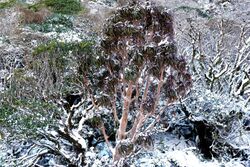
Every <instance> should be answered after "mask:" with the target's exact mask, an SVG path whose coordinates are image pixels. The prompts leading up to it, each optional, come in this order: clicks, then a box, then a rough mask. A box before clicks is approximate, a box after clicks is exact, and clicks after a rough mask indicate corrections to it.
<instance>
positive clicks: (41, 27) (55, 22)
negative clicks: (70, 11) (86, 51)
mask: <svg viewBox="0 0 250 167" xmlns="http://www.w3.org/2000/svg"><path fill="white" fill-rule="evenodd" d="M30 27H31V28H32V29H33V30H36V31H40V32H45V33H47V32H52V31H55V32H58V33H60V32H64V31H68V30H70V29H72V28H73V22H72V20H71V18H70V17H68V16H65V15H62V14H54V15H52V16H50V17H49V18H48V19H47V20H45V21H44V22H43V23H42V24H30Z"/></svg>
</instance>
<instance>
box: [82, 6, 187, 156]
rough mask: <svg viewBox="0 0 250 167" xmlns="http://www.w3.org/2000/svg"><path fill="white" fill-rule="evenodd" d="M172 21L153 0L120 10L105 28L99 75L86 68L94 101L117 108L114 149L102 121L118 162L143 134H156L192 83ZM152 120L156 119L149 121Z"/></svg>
mask: <svg viewBox="0 0 250 167" xmlns="http://www.w3.org/2000/svg"><path fill="white" fill-rule="evenodd" d="M172 23H173V21H172V16H171V15H170V14H168V13H167V12H166V11H165V10H162V9H160V8H158V7H155V6H152V5H151V4H150V3H148V2H147V3H146V4H144V3H131V4H130V5H128V6H125V7H123V8H121V9H119V10H118V11H117V12H116V13H115V14H114V15H112V16H111V17H110V18H109V19H108V21H107V24H106V25H105V28H104V31H103V38H102V41H101V48H102V51H103V54H102V56H100V57H99V59H98V60H99V68H98V69H100V70H99V71H97V72H96V73H95V74H94V77H93V76H91V75H92V74H91V75H89V74H88V73H87V72H86V71H87V70H85V73H83V75H85V77H84V79H85V80H84V81H83V83H84V84H85V87H87V88H89V89H90V90H89V92H91V93H93V94H94V95H93V96H92V98H93V103H94V105H95V106H98V105H102V106H105V107H108V108H109V109H110V110H112V111H113V115H114V120H115V122H116V124H118V129H117V139H116V145H115V147H114V148H113V147H112V145H111V144H110V143H109V141H108V136H107V134H106V132H105V129H104V127H103V125H102V124H101V125H100V127H101V129H102V132H103V134H104V138H105V140H106V142H107V144H108V145H109V147H110V149H111V151H112V153H113V160H114V161H118V160H120V158H122V157H125V156H127V155H129V154H131V153H133V151H134V150H136V148H135V144H136V143H140V142H138V140H139V139H140V136H141V135H142V134H143V135H145V134H148V133H150V132H152V128H153V127H154V126H155V124H156V122H157V120H158V118H159V115H160V113H161V112H163V111H164V109H165V107H166V106H167V105H168V104H170V103H172V102H174V101H176V100H178V99H180V98H181V97H183V96H184V95H185V93H186V92H187V90H188V89H189V87H190V86H191V76H190V74H189V73H188V72H187V69H186V62H185V60H184V58H183V57H178V56H177V48H176V46H175V42H174V40H173V35H174V32H173V26H172ZM90 78H92V79H91V80H88V79H90ZM90 83H91V84H92V85H91V84H90ZM91 86H92V87H91ZM160 102H163V103H161V104H160ZM119 108H121V109H119ZM118 109H119V110H118ZM119 115H121V116H119ZM129 115H130V116H132V119H131V120H129ZM119 117H120V118H119ZM149 118H151V120H152V119H153V120H154V121H151V122H148V121H149Z"/></svg>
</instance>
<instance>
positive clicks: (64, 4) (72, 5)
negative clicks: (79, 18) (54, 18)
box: [44, 0, 82, 15]
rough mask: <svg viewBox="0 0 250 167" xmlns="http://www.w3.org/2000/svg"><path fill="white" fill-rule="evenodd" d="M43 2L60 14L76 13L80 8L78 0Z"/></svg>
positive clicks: (47, 0)
mask: <svg viewBox="0 0 250 167" xmlns="http://www.w3.org/2000/svg"><path fill="white" fill-rule="evenodd" d="M44 4H45V5H46V6H48V7H51V8H52V10H53V12H55V13H61V14H69V15H70V14H77V13H78V12H80V11H81V10H82V8H81V4H80V2H79V1H78V0H45V1H44Z"/></svg>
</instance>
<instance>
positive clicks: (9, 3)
mask: <svg viewBox="0 0 250 167" xmlns="http://www.w3.org/2000/svg"><path fill="white" fill-rule="evenodd" d="M16 2H17V0H9V1H7V2H1V3H0V9H5V8H9V7H12V6H14V5H15V4H16Z"/></svg>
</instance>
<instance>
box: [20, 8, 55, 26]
mask: <svg viewBox="0 0 250 167" xmlns="http://www.w3.org/2000/svg"><path fill="white" fill-rule="evenodd" d="M20 11H21V12H22V19H21V22H22V23H24V24H32V23H36V24H41V23H43V22H44V21H45V20H46V19H47V17H48V16H50V15H51V12H50V11H49V10H47V9H45V8H42V9H40V10H38V11H35V12H34V11H32V10H30V9H26V8H20Z"/></svg>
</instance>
